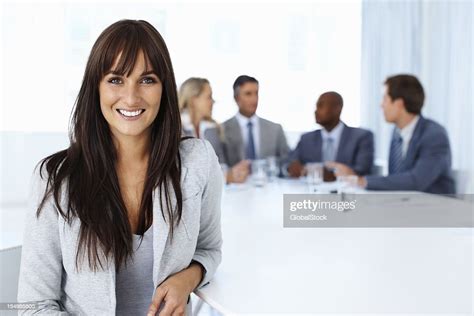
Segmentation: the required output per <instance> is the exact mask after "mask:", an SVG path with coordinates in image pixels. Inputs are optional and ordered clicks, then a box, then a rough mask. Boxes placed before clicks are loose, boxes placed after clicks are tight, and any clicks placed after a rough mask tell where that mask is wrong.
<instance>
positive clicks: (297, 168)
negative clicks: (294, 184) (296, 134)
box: [282, 139, 304, 178]
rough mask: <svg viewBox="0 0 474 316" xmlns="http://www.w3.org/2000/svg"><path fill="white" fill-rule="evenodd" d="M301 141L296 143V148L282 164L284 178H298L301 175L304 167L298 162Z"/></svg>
mask: <svg viewBox="0 0 474 316" xmlns="http://www.w3.org/2000/svg"><path fill="white" fill-rule="evenodd" d="M302 146H303V145H302V142H301V139H300V140H299V141H298V144H297V145H296V148H295V149H293V150H292V151H291V152H290V153H289V155H288V157H287V159H286V161H284V162H283V163H282V173H283V176H285V177H292V178H298V177H300V176H301V175H302V174H303V169H304V165H303V164H302V163H301V161H300V155H301V147H302Z"/></svg>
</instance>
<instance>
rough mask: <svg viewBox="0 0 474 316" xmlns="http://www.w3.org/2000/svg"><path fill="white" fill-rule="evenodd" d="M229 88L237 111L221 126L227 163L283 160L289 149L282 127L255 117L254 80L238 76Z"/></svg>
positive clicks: (255, 91) (230, 164)
mask: <svg viewBox="0 0 474 316" xmlns="http://www.w3.org/2000/svg"><path fill="white" fill-rule="evenodd" d="M233 89H234V99H235V102H236V103H237V105H238V107H239V111H238V112H237V114H236V115H235V116H233V117H232V118H230V119H229V120H227V121H225V122H224V123H223V124H222V126H223V129H224V139H225V140H224V147H225V155H226V161H227V164H228V165H229V166H230V167H232V166H235V165H244V166H248V164H247V165H245V164H244V163H245V161H249V160H254V159H262V158H267V157H276V158H277V159H279V160H284V159H286V158H287V156H288V152H289V147H288V144H287V142H286V137H285V133H284V132H283V128H282V126H281V125H280V124H276V123H273V122H271V121H269V120H265V119H263V118H261V117H258V116H257V115H256V111H257V106H258V89H259V85H258V81H257V80H256V79H255V78H253V77H250V76H245V75H243V76H239V77H238V78H237V79H236V80H235V82H234V85H233ZM239 180H240V179H239Z"/></svg>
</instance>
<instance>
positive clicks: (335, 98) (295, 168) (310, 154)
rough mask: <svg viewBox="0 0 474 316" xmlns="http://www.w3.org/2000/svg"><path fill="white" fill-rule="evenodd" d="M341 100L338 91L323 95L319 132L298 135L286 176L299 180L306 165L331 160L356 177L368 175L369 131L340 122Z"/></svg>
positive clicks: (370, 158) (371, 151) (318, 109)
mask: <svg viewBox="0 0 474 316" xmlns="http://www.w3.org/2000/svg"><path fill="white" fill-rule="evenodd" d="M343 103H344V102H343V99H342V97H341V95H340V94H339V93H337V92H326V93H323V94H322V95H321V96H320V97H319V99H318V101H317V103H316V111H315V118H316V123H318V124H319V125H321V126H322V127H323V129H318V130H315V131H312V132H309V133H306V134H303V136H301V139H300V141H299V143H298V145H297V146H296V148H295V150H293V152H292V153H291V154H290V158H289V161H290V164H289V165H288V174H289V175H290V176H291V177H299V176H301V175H302V173H303V171H304V164H306V163H308V162H324V163H326V164H330V163H331V162H333V161H336V162H339V163H342V164H344V165H347V166H350V168H351V169H352V170H354V171H355V172H356V173H357V174H359V175H366V174H369V173H370V170H371V168H372V165H373V160H374V137H373V135H372V133H371V132H370V131H368V130H365V129H361V128H354V127H349V126H347V125H346V124H344V123H343V122H342V121H341V120H340V116H341V111H342V106H343Z"/></svg>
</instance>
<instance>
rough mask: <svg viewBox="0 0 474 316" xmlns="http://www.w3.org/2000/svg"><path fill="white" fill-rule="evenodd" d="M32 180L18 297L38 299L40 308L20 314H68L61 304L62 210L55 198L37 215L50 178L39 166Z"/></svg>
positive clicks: (29, 300) (21, 298) (34, 301)
mask: <svg viewBox="0 0 474 316" xmlns="http://www.w3.org/2000/svg"><path fill="white" fill-rule="evenodd" d="M43 173H46V172H43ZM43 177H45V175H43ZM31 183H32V186H31V194H30V196H29V198H30V200H29V203H28V208H27V210H26V215H25V227H24V237H23V246H22V252H21V264H20V277H19V281H18V296H17V300H18V302H19V303H26V302H28V303H35V304H36V305H37V306H36V307H37V309H35V310H22V311H19V314H20V315H30V314H34V313H54V314H55V315H68V313H67V312H66V311H64V310H63V307H62V306H61V304H60V298H61V279H62V269H63V266H62V252H61V245H60V240H59V227H58V216H59V214H58V212H57V211H56V207H55V206H54V203H53V202H52V201H51V199H49V200H48V201H47V202H46V203H45V204H44V207H43V209H42V210H41V213H40V215H39V217H37V216H36V210H37V208H38V206H39V204H40V202H41V199H42V197H43V195H44V192H45V187H46V178H45V179H41V178H40V174H39V166H38V167H37V170H36V171H35V173H34V175H33V177H32V181H31Z"/></svg>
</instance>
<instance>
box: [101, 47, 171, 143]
mask: <svg viewBox="0 0 474 316" xmlns="http://www.w3.org/2000/svg"><path fill="white" fill-rule="evenodd" d="M119 58H120V56H118V58H117V59H116V61H115V63H114V65H113V66H112V69H111V71H110V72H109V73H107V74H106V75H105V76H104V77H103V78H102V80H101V81H100V84H99V96H100V109H101V111H102V114H103V115H104V117H105V120H106V121H107V123H108V124H109V127H110V130H111V132H112V134H113V135H114V136H115V137H116V138H123V137H125V136H145V137H148V136H149V135H150V130H151V125H152V123H153V121H154V120H155V118H156V116H157V115H158V111H159V109H160V101H161V93H162V89H163V86H162V84H161V81H160V79H159V78H158V76H157V75H156V74H154V73H153V72H148V73H147V72H146V69H145V56H144V54H143V52H140V53H139V54H138V57H137V60H136V63H135V66H134V68H133V70H132V72H131V73H130V75H129V76H128V77H125V76H121V75H120V74H117V73H114V69H115V67H116V64H117V61H118V60H119Z"/></svg>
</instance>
